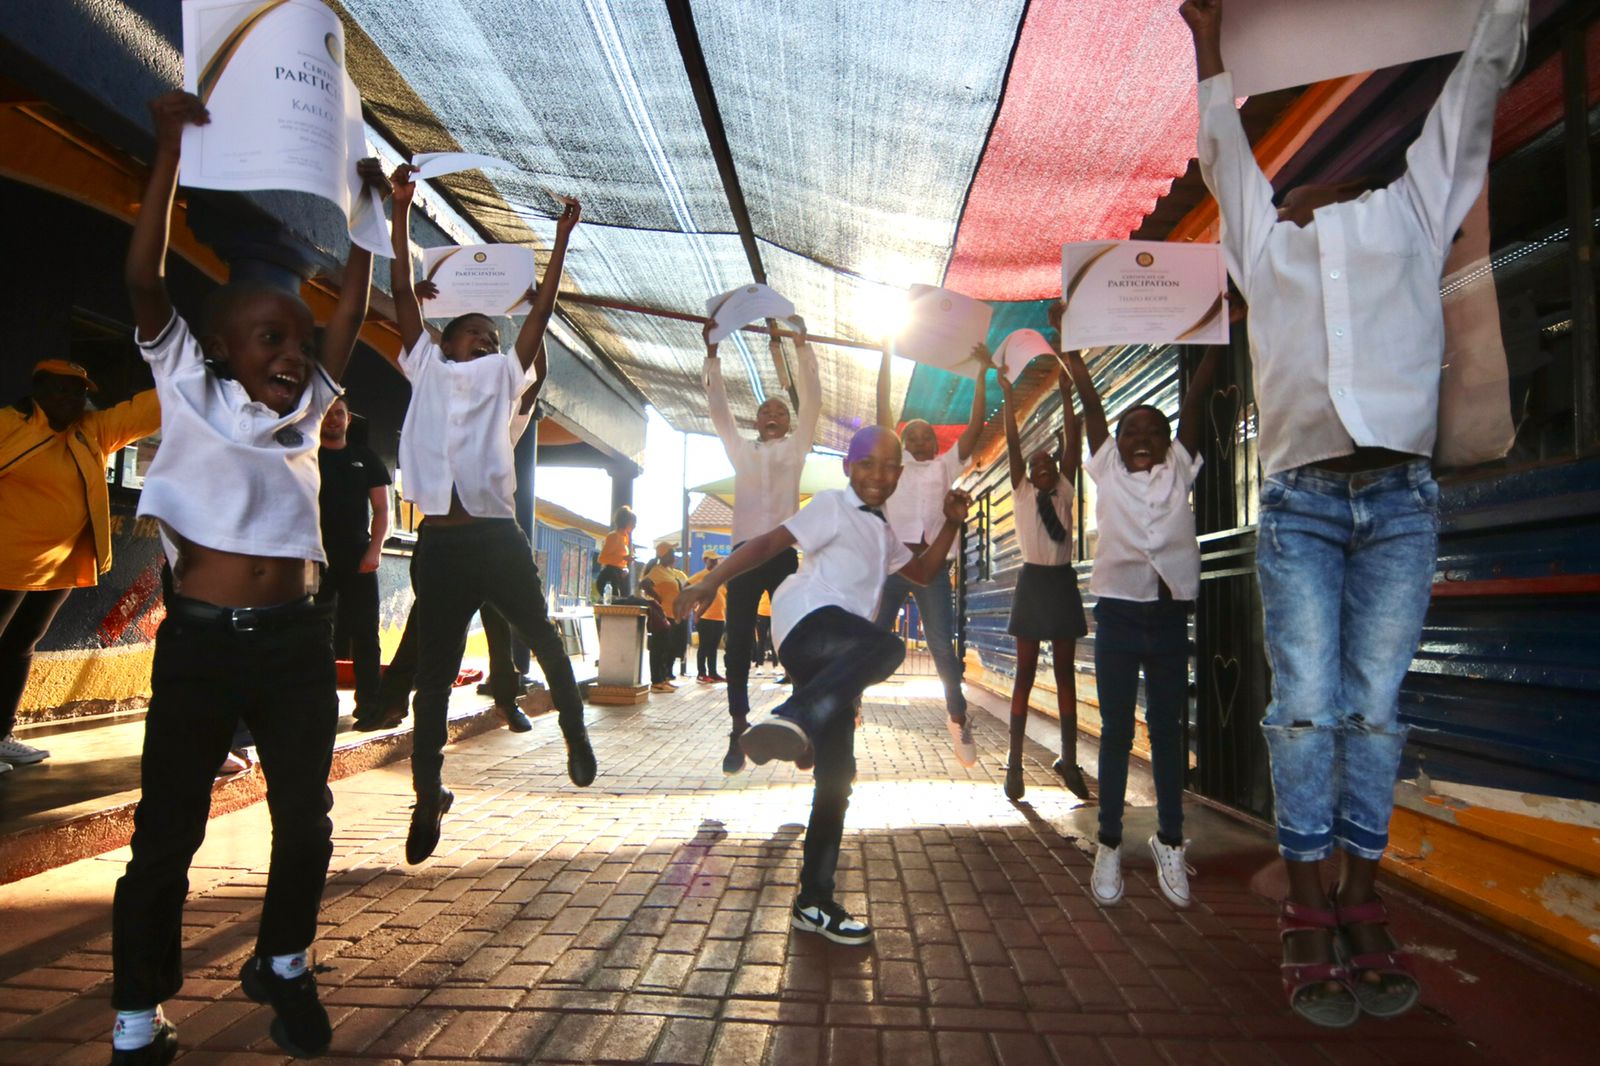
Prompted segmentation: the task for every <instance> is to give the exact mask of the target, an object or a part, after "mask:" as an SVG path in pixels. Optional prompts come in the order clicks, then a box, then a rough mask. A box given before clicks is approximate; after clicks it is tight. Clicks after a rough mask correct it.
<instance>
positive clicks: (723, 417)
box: [701, 322, 740, 569]
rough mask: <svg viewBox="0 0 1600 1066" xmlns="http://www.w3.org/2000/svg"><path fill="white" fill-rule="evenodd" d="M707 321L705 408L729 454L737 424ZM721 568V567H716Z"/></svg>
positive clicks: (735, 441) (736, 438) (735, 443)
mask: <svg viewBox="0 0 1600 1066" xmlns="http://www.w3.org/2000/svg"><path fill="white" fill-rule="evenodd" d="M713 324H714V323H711V322H707V323H706V326H705V329H704V330H702V331H701V332H702V334H703V335H704V336H705V338H706V361H705V367H704V371H703V373H704V376H705V382H706V410H707V411H708V412H709V413H710V415H711V426H712V428H713V429H715V430H716V431H717V436H718V437H720V438H721V439H722V447H723V448H724V449H725V450H726V451H727V453H728V454H729V455H732V454H733V450H734V449H735V448H737V447H738V446H739V439H740V438H739V424H738V423H737V422H735V421H734V419H733V408H731V407H729V406H728V387H727V385H725V384H724V383H723V381H722V363H721V362H720V361H719V360H718V358H717V346H716V345H715V344H712V343H711V327H712V325H713ZM718 569H721V567H718Z"/></svg>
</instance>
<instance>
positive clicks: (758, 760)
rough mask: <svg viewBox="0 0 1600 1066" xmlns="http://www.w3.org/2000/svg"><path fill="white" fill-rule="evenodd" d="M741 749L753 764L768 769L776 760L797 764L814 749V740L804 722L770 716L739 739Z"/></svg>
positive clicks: (774, 715) (779, 716)
mask: <svg viewBox="0 0 1600 1066" xmlns="http://www.w3.org/2000/svg"><path fill="white" fill-rule="evenodd" d="M739 746H740V747H741V748H743V749H744V753H745V755H747V756H748V757H749V759H750V761H751V762H753V763H755V764H756V765H757V766H765V765H766V764H767V763H769V762H771V761H772V760H773V759H778V760H781V761H783V762H794V761H795V760H796V759H798V758H800V757H801V756H802V755H804V754H805V753H806V752H808V751H810V750H811V738H809V737H807V736H806V731H805V730H804V729H803V728H801V726H800V723H798V722H795V721H792V720H791V719H788V718H785V717H783V716H782V715H778V714H770V715H768V716H767V717H766V718H764V719H762V720H761V721H759V722H757V723H756V724H755V725H753V726H751V727H750V729H749V730H748V731H747V732H746V733H745V734H744V736H742V737H740V738H739Z"/></svg>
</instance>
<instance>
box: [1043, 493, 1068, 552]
mask: <svg viewBox="0 0 1600 1066" xmlns="http://www.w3.org/2000/svg"><path fill="white" fill-rule="evenodd" d="M1055 495H1056V494H1055V492H1053V491H1051V492H1041V493H1039V521H1041V522H1043V523H1044V531H1045V532H1046V533H1048V534H1050V539H1051V540H1053V541H1055V542H1056V543H1057V544H1061V543H1063V542H1065V541H1066V539H1067V527H1066V526H1063V525H1062V524H1061V518H1060V516H1059V515H1057V514H1056V505H1055Z"/></svg>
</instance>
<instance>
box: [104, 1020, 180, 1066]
mask: <svg viewBox="0 0 1600 1066" xmlns="http://www.w3.org/2000/svg"><path fill="white" fill-rule="evenodd" d="M177 1056H178V1027H177V1026H175V1025H173V1024H172V1023H171V1022H169V1021H166V1020H165V1019H163V1020H162V1022H161V1027H160V1028H158V1029H157V1030H156V1038H155V1039H154V1040H152V1041H150V1043H148V1044H146V1045H145V1046H144V1047H136V1048H133V1049H131V1050H129V1051H118V1050H117V1049H116V1048H112V1049H111V1066H167V1063H169V1062H171V1061H172V1060H173V1059H175V1058H177Z"/></svg>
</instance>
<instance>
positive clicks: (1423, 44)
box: [1222, 0, 1484, 96]
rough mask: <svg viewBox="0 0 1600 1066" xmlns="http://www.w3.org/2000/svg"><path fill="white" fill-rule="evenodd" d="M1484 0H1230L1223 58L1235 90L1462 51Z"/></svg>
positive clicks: (1260, 89) (1244, 92)
mask: <svg viewBox="0 0 1600 1066" xmlns="http://www.w3.org/2000/svg"><path fill="white" fill-rule="evenodd" d="M1483 3H1484V0H1405V2H1404V3H1400V2H1399V0H1228V15H1227V18H1226V19H1224V20H1223V24H1222V60H1223V62H1224V63H1225V64H1226V65H1227V68H1228V70H1229V71H1230V72H1231V73H1232V74H1233V91H1234V93H1235V94H1236V95H1238V96H1255V95H1257V94H1259V93H1266V92H1272V91H1274V90H1276V89H1288V88H1292V87H1294V86H1297V85H1310V84H1312V83H1313V82H1319V81H1326V80H1327V79H1329V78H1339V77H1343V76H1345V75H1347V74H1358V73H1361V72H1362V71H1367V70H1380V69H1382V68H1383V67H1392V66H1394V65H1395V64H1397V63H1409V62H1411V61H1413V60H1417V59H1427V58H1428V57H1430V56H1438V55H1445V54H1447V53H1450V52H1460V51H1463V50H1464V49H1465V48H1466V47H1467V43H1468V42H1469V41H1470V40H1471V39H1472V28H1473V26H1474V24H1475V23H1476V22H1477V19H1478V14H1479V12H1481V11H1482V10H1483Z"/></svg>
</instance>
